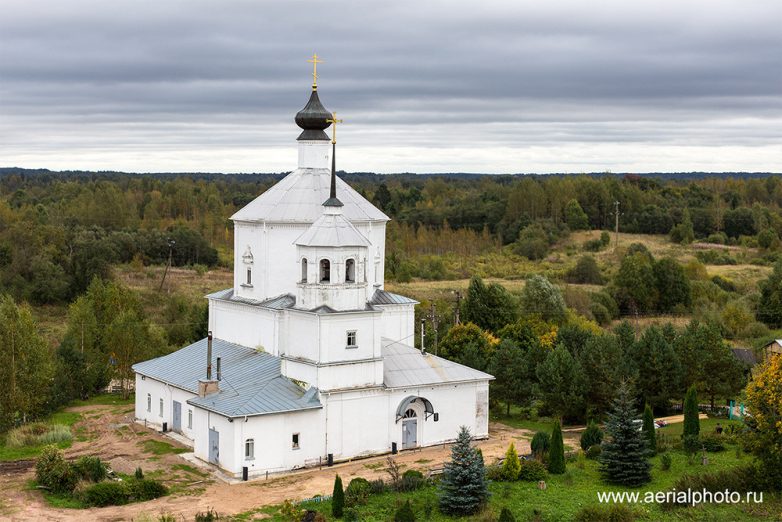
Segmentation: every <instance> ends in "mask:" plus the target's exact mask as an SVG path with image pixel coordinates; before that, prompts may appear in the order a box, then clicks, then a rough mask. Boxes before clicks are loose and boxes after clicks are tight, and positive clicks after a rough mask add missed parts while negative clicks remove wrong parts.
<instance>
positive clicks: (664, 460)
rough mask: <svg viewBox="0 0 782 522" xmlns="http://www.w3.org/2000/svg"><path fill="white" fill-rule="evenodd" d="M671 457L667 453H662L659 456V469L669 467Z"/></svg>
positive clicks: (665, 469)
mask: <svg viewBox="0 0 782 522" xmlns="http://www.w3.org/2000/svg"><path fill="white" fill-rule="evenodd" d="M672 460H673V459H672V458H671V455H670V454H669V453H663V454H662V455H661V456H660V469H661V470H663V471H668V470H669V469H671V461H672Z"/></svg>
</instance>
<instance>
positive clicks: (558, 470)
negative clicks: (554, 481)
mask: <svg viewBox="0 0 782 522" xmlns="http://www.w3.org/2000/svg"><path fill="white" fill-rule="evenodd" d="M548 471H549V473H553V474H555V475H561V474H562V473H564V472H565V443H564V441H563V440H562V428H561V427H560V425H559V421H556V422H554V429H553V431H552V433H551V450H550V452H549V458H548Z"/></svg>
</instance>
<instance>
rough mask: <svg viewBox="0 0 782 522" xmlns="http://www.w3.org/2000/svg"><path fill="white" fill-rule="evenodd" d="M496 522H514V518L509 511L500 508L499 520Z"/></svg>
mask: <svg viewBox="0 0 782 522" xmlns="http://www.w3.org/2000/svg"><path fill="white" fill-rule="evenodd" d="M497 521H498V522H516V517H514V516H513V513H511V512H510V509H508V508H502V511H500V518H498V519H497Z"/></svg>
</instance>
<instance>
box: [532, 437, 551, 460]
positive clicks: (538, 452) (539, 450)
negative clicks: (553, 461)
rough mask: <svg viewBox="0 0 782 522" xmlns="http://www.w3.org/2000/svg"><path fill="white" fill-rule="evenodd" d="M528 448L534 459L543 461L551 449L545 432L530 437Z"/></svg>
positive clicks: (549, 440) (549, 439)
mask: <svg viewBox="0 0 782 522" xmlns="http://www.w3.org/2000/svg"><path fill="white" fill-rule="evenodd" d="M530 448H531V449H532V454H533V455H534V456H535V458H537V459H539V460H545V456H546V455H547V454H548V451H549V449H551V436H550V435H549V434H548V433H546V432H545V431H538V432H536V433H535V435H534V436H533V437H532V442H530Z"/></svg>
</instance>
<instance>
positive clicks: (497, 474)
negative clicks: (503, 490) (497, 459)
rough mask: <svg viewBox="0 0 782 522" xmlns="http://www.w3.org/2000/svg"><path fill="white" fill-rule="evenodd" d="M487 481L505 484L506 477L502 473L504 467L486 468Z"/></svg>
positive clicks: (495, 465)
mask: <svg viewBox="0 0 782 522" xmlns="http://www.w3.org/2000/svg"><path fill="white" fill-rule="evenodd" d="M486 479H487V480H491V481H492V482H503V481H504V480H505V475H504V473H503V471H502V465H500V464H494V465H492V466H486Z"/></svg>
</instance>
